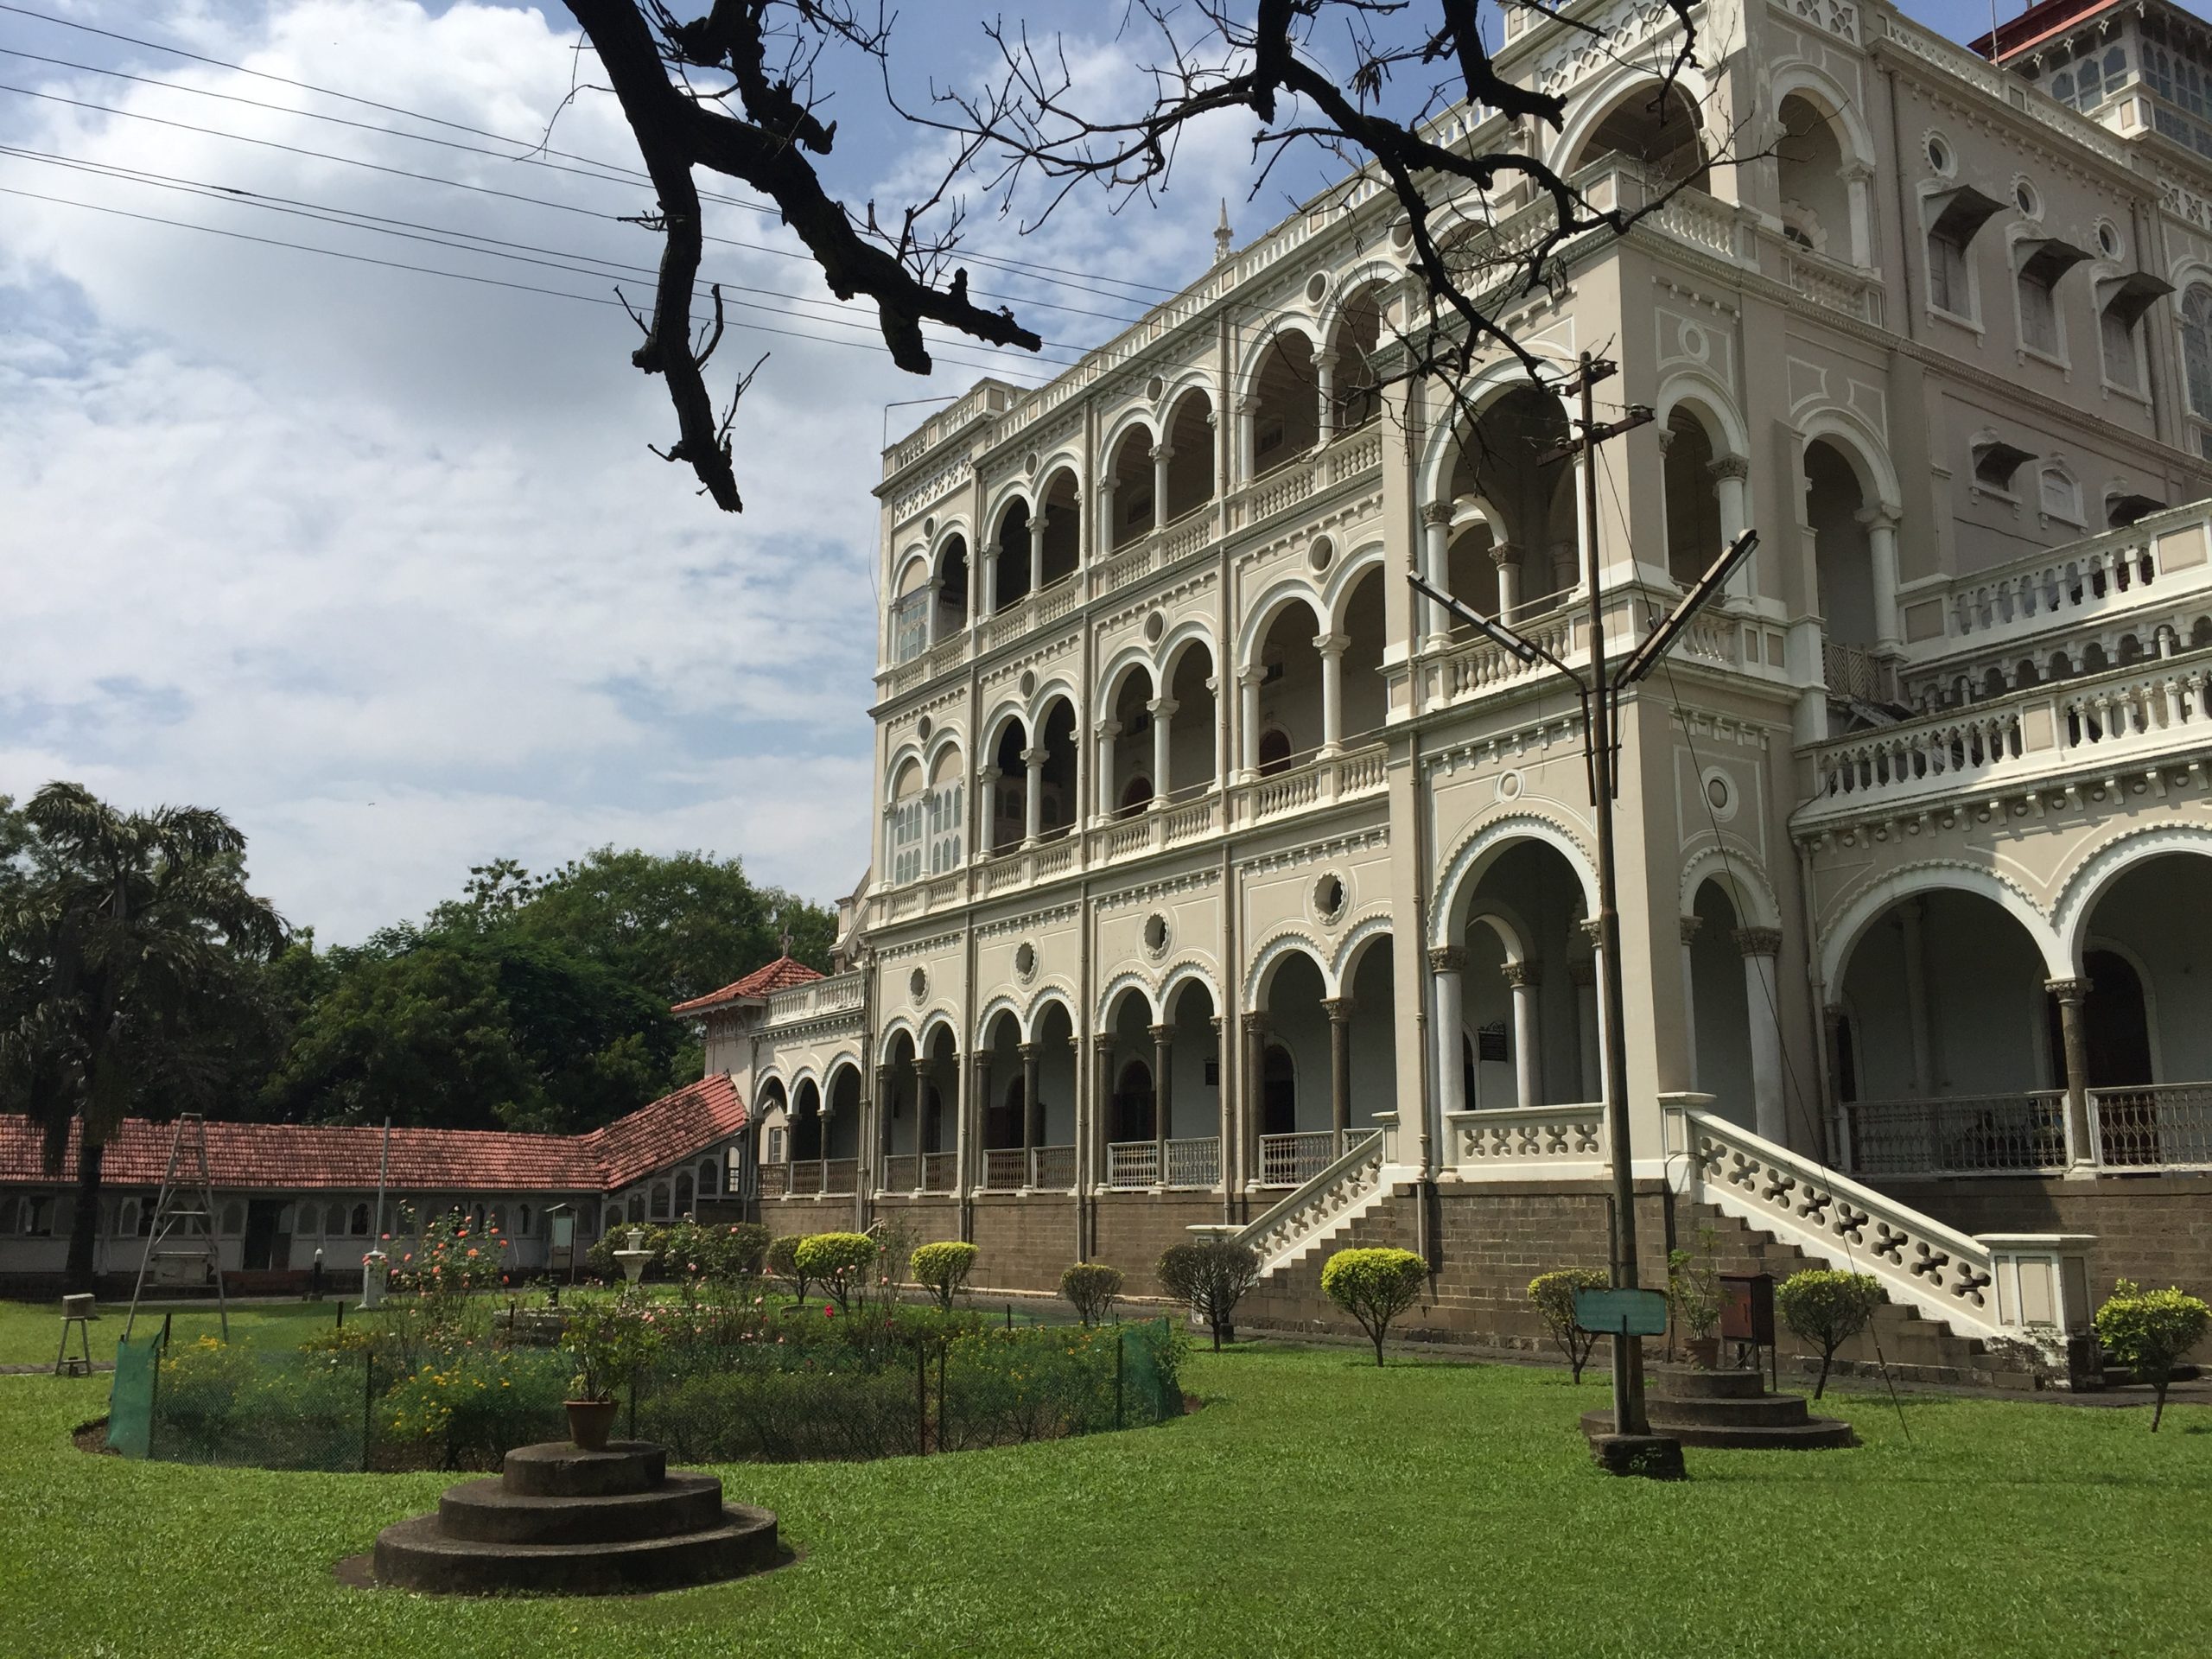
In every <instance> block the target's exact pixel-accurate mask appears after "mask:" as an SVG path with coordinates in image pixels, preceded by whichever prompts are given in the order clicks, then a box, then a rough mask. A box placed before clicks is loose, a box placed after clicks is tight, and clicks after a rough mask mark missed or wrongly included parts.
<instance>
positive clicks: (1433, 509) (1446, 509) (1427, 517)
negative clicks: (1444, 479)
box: [1421, 501, 1452, 525]
mask: <svg viewBox="0 0 2212 1659" xmlns="http://www.w3.org/2000/svg"><path fill="white" fill-rule="evenodd" d="M1451 522H1452V504H1451V503H1450V502H1449V501H1432V502H1430V503H1429V504H1428V505H1427V506H1425V507H1423V508H1422V509H1421V523H1423V524H1436V525H1448V524H1450V523H1451Z"/></svg>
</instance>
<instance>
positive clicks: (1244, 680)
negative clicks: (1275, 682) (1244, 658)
mask: <svg viewBox="0 0 2212 1659" xmlns="http://www.w3.org/2000/svg"><path fill="white" fill-rule="evenodd" d="M1267 677H1268V671H1267V668H1266V665H1265V664H1260V663H1247V664H1245V665H1244V666H1243V667H1242V668H1240V669H1238V670H1237V671H1236V683H1237V684H1239V685H1259V684H1261V683H1263V682H1264V681H1265V680H1266V679H1267Z"/></svg>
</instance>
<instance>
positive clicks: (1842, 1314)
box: [1774, 1268, 1889, 1400]
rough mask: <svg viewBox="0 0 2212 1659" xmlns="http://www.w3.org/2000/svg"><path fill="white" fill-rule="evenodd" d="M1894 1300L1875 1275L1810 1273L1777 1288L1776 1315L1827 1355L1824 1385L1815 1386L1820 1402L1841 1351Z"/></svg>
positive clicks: (1823, 1358) (1813, 1270) (1812, 1270)
mask: <svg viewBox="0 0 2212 1659" xmlns="http://www.w3.org/2000/svg"><path fill="white" fill-rule="evenodd" d="M1887 1300H1889V1295H1888V1293H1887V1292H1885V1291H1884V1290H1883V1288H1882V1284H1881V1281H1879V1280H1878V1279H1877V1278H1875V1277H1874V1275H1873V1274H1871V1273H1832V1272H1830V1271H1829V1270H1828V1269H1827V1268H1807V1269H1806V1270H1805V1271H1804V1272H1802V1273H1793V1274H1790V1275H1789V1277H1788V1278H1787V1279H1785V1280H1783V1281H1782V1282H1781V1284H1779V1285H1777V1287H1775V1292H1774V1311H1775V1312H1776V1313H1779V1314H1781V1315H1782V1322H1783V1324H1784V1325H1788V1326H1789V1328H1790V1329H1791V1330H1792V1331H1794V1332H1796V1333H1797V1335H1799V1336H1800V1337H1802V1338H1804V1339H1805V1340H1806V1341H1807V1342H1809V1343H1811V1344H1813V1345H1814V1346H1815V1347H1816V1348H1818V1349H1819V1350H1820V1351H1821V1376H1820V1380H1819V1381H1818V1382H1817V1383H1814V1384H1813V1398H1814V1399H1815V1400H1817V1399H1819V1398H1820V1397H1821V1395H1822V1394H1823V1393H1825V1392H1826V1391H1827V1386H1828V1367H1829V1366H1830V1365H1831V1364H1832V1363H1834V1360H1835V1351H1836V1350H1837V1349H1839V1348H1840V1347H1842V1346H1843V1344H1845V1343H1847V1342H1849V1341H1850V1340H1851V1339H1852V1338H1853V1337H1855V1336H1857V1335H1858V1334H1859V1332H1861V1331H1864V1330H1865V1329H1866V1325H1867V1322H1868V1321H1869V1320H1870V1319H1872V1318H1873V1317H1874V1310H1875V1309H1876V1308H1878V1307H1879V1306H1881V1305H1882V1304H1883V1303H1884V1302H1885V1301H1887Z"/></svg>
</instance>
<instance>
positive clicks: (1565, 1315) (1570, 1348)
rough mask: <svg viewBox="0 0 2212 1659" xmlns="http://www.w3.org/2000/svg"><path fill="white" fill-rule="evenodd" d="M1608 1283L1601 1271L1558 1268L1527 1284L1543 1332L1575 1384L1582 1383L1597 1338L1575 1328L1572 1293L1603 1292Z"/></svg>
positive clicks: (1537, 1276) (1603, 1270)
mask: <svg viewBox="0 0 2212 1659" xmlns="http://www.w3.org/2000/svg"><path fill="white" fill-rule="evenodd" d="M1610 1283H1611V1279H1610V1278H1609V1277H1608V1276H1607V1274H1605V1269H1603V1268H1554V1270H1553V1271H1552V1272H1550V1273H1540V1274H1537V1275H1536V1276H1535V1278H1533V1279H1531V1280H1530V1281H1529V1301H1530V1302H1531V1303H1532V1304H1534V1306H1535V1310H1536V1312H1537V1313H1540V1314H1541V1315H1542V1316H1543V1321H1544V1329H1545V1330H1547V1331H1548V1332H1551V1338H1552V1341H1553V1342H1554V1343H1555V1344H1558V1347H1559V1351H1560V1352H1561V1353H1562V1354H1565V1355H1566V1356H1567V1366H1568V1368H1569V1369H1570V1370H1572V1371H1573V1380H1574V1381H1575V1382H1576V1383H1580V1382H1581V1381H1582V1368H1583V1367H1584V1366H1585V1365H1587V1364H1588V1363H1590V1351H1591V1350H1592V1349H1593V1348H1595V1347H1596V1346H1597V1345H1598V1336H1597V1332H1593V1331H1585V1330H1584V1329H1583V1328H1582V1327H1581V1326H1580V1325H1577V1324H1575V1322H1574V1293H1575V1292H1576V1291H1578V1290H1603V1289H1604V1288H1605V1287H1606V1286H1607V1285H1608V1284H1610Z"/></svg>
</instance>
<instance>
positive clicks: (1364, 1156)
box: [1230, 1128, 1384, 1268]
mask: <svg viewBox="0 0 2212 1659" xmlns="http://www.w3.org/2000/svg"><path fill="white" fill-rule="evenodd" d="M1383 1155H1384V1143H1383V1131H1382V1130H1381V1129H1380V1128H1373V1129H1361V1130H1355V1131H1354V1132H1353V1133H1352V1135H1351V1136H1350V1137H1349V1138H1348V1140H1347V1141H1346V1144H1345V1147H1344V1154H1343V1155H1342V1156H1341V1157H1339V1158H1338V1159H1337V1160H1335V1161H1334V1162H1332V1163H1331V1164H1330V1165H1329V1166H1327V1167H1326V1168H1325V1169H1323V1170H1321V1171H1319V1173H1317V1174H1315V1175H1314V1176H1313V1179H1310V1180H1308V1181H1306V1183H1305V1184H1304V1185H1301V1186H1298V1187H1294V1188H1293V1189H1292V1190H1291V1191H1290V1192H1287V1193H1285V1194H1284V1195H1283V1196H1282V1198H1280V1199H1278V1200H1277V1201H1276V1202H1275V1203H1274V1204H1273V1205H1269V1206H1268V1208H1267V1209H1265V1210H1263V1211H1261V1212H1260V1213H1259V1214H1258V1215H1256V1216H1255V1217H1253V1218H1252V1219H1251V1220H1250V1221H1248V1222H1246V1223H1245V1224H1244V1225H1243V1226H1242V1227H1240V1228H1239V1229H1237V1230H1236V1232H1235V1233H1234V1234H1232V1235H1230V1236H1231V1238H1232V1239H1233V1240H1234V1241H1235V1242H1236V1243H1239V1244H1242V1245H1243V1246H1245V1247H1246V1248H1247V1249H1252V1250H1256V1251H1257V1252H1258V1253H1259V1256H1260V1262H1261V1265H1262V1268H1268V1267H1272V1266H1273V1265H1274V1262H1273V1260H1272V1259H1271V1256H1270V1254H1269V1252H1268V1249H1266V1248H1265V1244H1264V1241H1265V1240H1267V1238H1268V1236H1270V1235H1271V1234H1274V1233H1275V1232H1278V1231H1282V1232H1288V1231H1289V1224H1290V1223H1291V1222H1292V1221H1293V1220H1294V1218H1295V1217H1297V1215H1298V1214H1299V1212H1300V1211H1302V1210H1304V1209H1306V1208H1307V1207H1308V1206H1309V1205H1313V1203H1314V1202H1315V1201H1316V1200H1317V1199H1318V1198H1319V1197H1320V1195H1321V1194H1322V1193H1323V1192H1325V1191H1326V1190H1327V1189H1328V1188H1329V1187H1331V1186H1332V1185H1334V1184H1335V1183H1336V1182H1338V1181H1339V1180H1341V1179H1344V1177H1345V1176H1347V1175H1350V1174H1351V1173H1352V1172H1353V1171H1355V1170H1357V1169H1358V1168H1359V1167H1360V1166H1361V1165H1363V1164H1365V1163H1369V1162H1370V1161H1371V1162H1372V1163H1373V1164H1374V1165H1375V1167H1376V1175H1377V1178H1378V1179H1379V1178H1380V1175H1381V1172H1382V1167H1383ZM1293 1236H1295V1235H1293Z"/></svg>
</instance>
